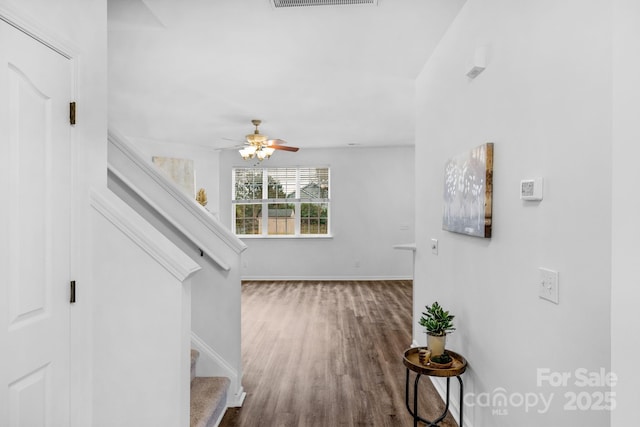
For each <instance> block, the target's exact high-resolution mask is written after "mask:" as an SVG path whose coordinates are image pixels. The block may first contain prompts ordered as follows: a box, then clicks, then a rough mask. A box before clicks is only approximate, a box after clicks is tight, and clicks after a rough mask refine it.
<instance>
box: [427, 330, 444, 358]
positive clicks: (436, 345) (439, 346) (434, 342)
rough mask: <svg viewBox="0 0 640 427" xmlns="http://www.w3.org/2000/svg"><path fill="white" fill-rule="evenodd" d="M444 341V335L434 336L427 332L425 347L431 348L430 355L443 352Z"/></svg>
mask: <svg viewBox="0 0 640 427" xmlns="http://www.w3.org/2000/svg"><path fill="white" fill-rule="evenodd" d="M446 342H447V336H446V335H442V336H436V335H431V334H430V333H428V332H427V347H428V348H429V350H431V357H434V356H440V355H441V354H443V353H444V347H445V344H446Z"/></svg>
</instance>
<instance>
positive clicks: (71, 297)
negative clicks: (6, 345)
mask: <svg viewBox="0 0 640 427" xmlns="http://www.w3.org/2000/svg"><path fill="white" fill-rule="evenodd" d="M75 302H76V281H75V280H72V281H71V282H69V303H71V304H73V303H75Z"/></svg>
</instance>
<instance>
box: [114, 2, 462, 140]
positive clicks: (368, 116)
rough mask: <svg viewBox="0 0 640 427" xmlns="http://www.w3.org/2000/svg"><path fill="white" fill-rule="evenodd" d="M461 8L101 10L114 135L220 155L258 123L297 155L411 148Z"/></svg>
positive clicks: (142, 5)
mask: <svg viewBox="0 0 640 427" xmlns="http://www.w3.org/2000/svg"><path fill="white" fill-rule="evenodd" d="M463 3H464V0H379V1H378V5H377V6H369V5H367V6H355V5H353V6H352V5H348V6H345V5H341V6H311V7H290V8H275V7H274V6H273V5H272V4H271V0H180V1H178V0H108V16H109V122H110V126H111V127H112V128H114V129H116V130H118V131H119V132H120V133H121V134H124V135H126V136H129V137H132V138H144V139H148V140H154V141H158V142H166V143H173V144H187V145H189V144H193V145H197V146H203V147H208V148H212V149H218V148H226V147H231V146H234V145H236V144H237V142H238V141H239V142H242V140H243V138H244V135H245V134H247V133H250V132H251V131H252V130H253V127H252V125H251V123H250V121H251V119H254V118H256V119H262V121H263V124H262V126H261V127H260V130H261V133H263V134H266V135H268V136H269V137H270V138H281V139H284V140H286V141H287V142H288V143H289V144H291V145H295V146H298V147H300V148H301V149H304V148H321V147H346V146H354V145H355V146H367V147H374V146H394V145H413V143H414V111H415V108H414V81H415V78H416V77H417V75H418V74H419V72H420V70H421V68H422V67H423V65H424V63H425V62H426V60H427V59H428V58H429V56H430V54H431V53H432V51H433V49H434V48H435V46H436V45H437V43H438V41H439V40H440V38H441V37H442V35H443V33H444V31H445V30H446V29H447V27H448V26H449V24H450V23H451V21H452V20H453V18H454V17H455V15H456V14H457V12H458V10H459V9H460V7H461V6H462V4H463ZM234 141H235V142H234Z"/></svg>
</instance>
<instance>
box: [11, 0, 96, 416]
mask: <svg viewBox="0 0 640 427" xmlns="http://www.w3.org/2000/svg"><path fill="white" fill-rule="evenodd" d="M0 14H2V15H3V16H5V17H6V16H9V17H10V18H17V19H18V21H19V22H20V23H22V24H25V25H26V26H27V27H28V28H29V29H32V30H35V32H36V33H38V34H39V35H41V36H43V37H44V38H45V39H46V40H48V41H49V42H51V43H52V44H54V45H56V46H58V47H60V46H62V47H63V48H64V50H66V51H67V52H68V53H70V54H71V56H72V57H73V61H74V63H75V65H76V73H77V74H76V79H75V81H74V85H75V93H76V97H75V101H76V102H77V105H78V111H77V124H76V125H75V126H74V130H73V133H72V135H73V136H72V138H73V150H74V154H73V159H74V160H73V161H74V170H73V179H74V196H75V203H74V204H75V208H74V209H73V210H72V211H73V215H74V216H73V218H72V219H71V221H72V225H73V231H72V233H73V235H72V242H73V243H72V245H73V250H72V254H71V258H72V259H71V263H72V265H71V271H72V275H73V278H74V279H75V280H76V281H77V283H78V285H79V290H78V292H79V294H78V302H77V303H76V304H75V305H74V306H73V307H72V308H71V326H70V329H71V358H72V360H73V364H72V366H73V369H72V372H71V390H72V391H71V393H72V395H71V425H72V426H87V425H90V419H91V342H92V338H91V316H92V314H91V309H92V280H91V274H92V265H93V264H92V260H91V258H90V253H91V251H90V250H89V248H90V245H91V241H90V238H91V237H90V236H91V233H90V232H89V230H90V228H89V227H90V226H89V212H90V208H89V200H88V193H89V188H90V187H92V186H94V187H101V186H102V187H104V185H105V183H106V173H105V172H106V149H107V146H106V141H107V131H106V128H107V125H106V122H107V2H106V0H90V1H87V0H58V1H55V2H52V1H49V0H0ZM70 101H71V100H70Z"/></svg>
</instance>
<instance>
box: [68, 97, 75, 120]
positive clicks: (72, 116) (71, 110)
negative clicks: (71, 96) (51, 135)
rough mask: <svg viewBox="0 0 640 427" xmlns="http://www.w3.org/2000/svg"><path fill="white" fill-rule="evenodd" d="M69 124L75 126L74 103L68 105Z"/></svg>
mask: <svg viewBox="0 0 640 427" xmlns="http://www.w3.org/2000/svg"><path fill="white" fill-rule="evenodd" d="M69 123H71V124H72V125H75V124H76V103H75V101H74V102H70V103H69Z"/></svg>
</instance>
